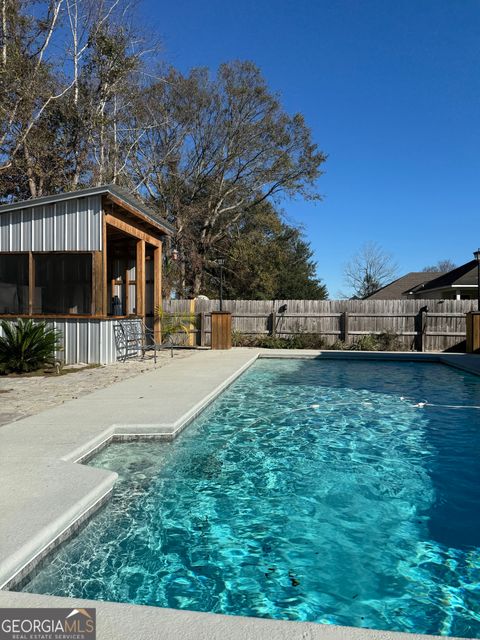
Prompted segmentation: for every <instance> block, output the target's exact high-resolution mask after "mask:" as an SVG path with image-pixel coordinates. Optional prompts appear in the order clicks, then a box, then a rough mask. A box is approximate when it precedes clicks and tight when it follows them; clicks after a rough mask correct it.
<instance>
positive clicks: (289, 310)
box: [163, 300, 477, 351]
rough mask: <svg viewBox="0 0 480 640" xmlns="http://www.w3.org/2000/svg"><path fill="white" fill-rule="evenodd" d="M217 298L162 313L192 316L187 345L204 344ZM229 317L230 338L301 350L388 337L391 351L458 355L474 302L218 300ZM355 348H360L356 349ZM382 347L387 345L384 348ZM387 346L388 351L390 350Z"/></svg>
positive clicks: (170, 303)
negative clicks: (294, 343)
mask: <svg viewBox="0 0 480 640" xmlns="http://www.w3.org/2000/svg"><path fill="white" fill-rule="evenodd" d="M218 308H219V301H218V300H195V301H192V300H165V301H164V303H163V309H164V311H165V312H168V313H180V312H193V313H194V314H195V315H196V323H195V324H192V325H191V328H190V336H191V338H190V340H191V342H192V344H197V345H203V346H209V345H210V337H211V312H212V311H216V310H218ZM223 308H224V310H226V311H230V312H231V313H232V324H233V331H234V336H236V337H237V343H239V338H238V337H239V336H243V338H242V340H243V341H244V343H246V342H248V339H249V338H251V339H252V344H253V343H254V342H255V338H262V339H264V338H265V339H268V341H269V342H270V343H271V344H272V345H273V344H274V343H275V340H278V344H281V340H283V339H287V338H290V339H293V338H294V339H295V340H299V341H300V342H303V344H304V346H311V348H323V347H326V348H328V347H330V348H331V347H332V346H342V345H343V347H344V348H352V347H353V348H355V347H356V345H357V343H359V342H360V343H361V342H362V341H363V342H365V340H366V339H367V338H366V337H367V336H376V337H377V338H376V342H377V343H379V342H380V337H381V336H382V335H383V336H385V335H386V336H390V338H389V340H390V344H392V345H393V342H392V340H394V341H395V347H394V348H395V349H404V350H416V351H464V350H465V338H466V324H465V314H466V313H467V312H468V311H472V310H476V309H477V302H476V301H474V300H224V302H223ZM359 346H361V345H359ZM386 348H388V345H387V347H386ZM392 348H393V347H392Z"/></svg>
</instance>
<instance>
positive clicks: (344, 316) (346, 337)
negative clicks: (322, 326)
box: [340, 311, 349, 343]
mask: <svg viewBox="0 0 480 640" xmlns="http://www.w3.org/2000/svg"><path fill="white" fill-rule="evenodd" d="M341 319H342V324H343V326H342V327H341V328H340V331H341V332H342V333H341V335H342V340H343V342H345V343H347V342H348V340H349V334H348V329H349V327H348V324H349V318H348V311H344V312H343V314H342V316H341Z"/></svg>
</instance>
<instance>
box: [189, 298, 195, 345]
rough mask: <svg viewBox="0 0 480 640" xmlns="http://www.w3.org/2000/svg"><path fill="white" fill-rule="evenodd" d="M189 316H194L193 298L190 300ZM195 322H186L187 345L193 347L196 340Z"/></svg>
mask: <svg viewBox="0 0 480 640" xmlns="http://www.w3.org/2000/svg"><path fill="white" fill-rule="evenodd" d="M189 314H190V317H195V299H192V300H190V311H189ZM194 332H195V322H189V323H188V346H189V347H193V346H194V345H195V341H196V335H195V333H194Z"/></svg>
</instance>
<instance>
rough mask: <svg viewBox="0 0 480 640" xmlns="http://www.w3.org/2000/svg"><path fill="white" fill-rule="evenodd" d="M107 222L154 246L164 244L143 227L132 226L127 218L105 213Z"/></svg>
mask: <svg viewBox="0 0 480 640" xmlns="http://www.w3.org/2000/svg"><path fill="white" fill-rule="evenodd" d="M105 222H106V224H109V225H110V226H111V227H115V228H116V229H119V230H120V231H123V232H124V233H128V235H130V236H133V237H134V238H137V240H143V241H144V242H148V244H151V245H153V246H154V247H160V246H161V245H162V241H161V240H159V239H158V238H155V237H154V236H152V235H150V234H149V233H145V231H142V230H141V229H137V228H136V227H134V226H132V225H131V224H129V223H128V222H125V220H122V219H121V218H119V217H118V216H116V215H114V214H113V213H105Z"/></svg>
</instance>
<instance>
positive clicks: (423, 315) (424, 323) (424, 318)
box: [420, 307, 428, 351]
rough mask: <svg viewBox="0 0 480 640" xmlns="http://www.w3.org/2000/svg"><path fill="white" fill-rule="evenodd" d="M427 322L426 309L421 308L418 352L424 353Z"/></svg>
mask: <svg viewBox="0 0 480 640" xmlns="http://www.w3.org/2000/svg"><path fill="white" fill-rule="evenodd" d="M427 321H428V308H427V307H423V309H421V333H420V340H421V342H420V345H421V347H420V350H421V351H425V350H426V349H425V348H426V342H427Z"/></svg>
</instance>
